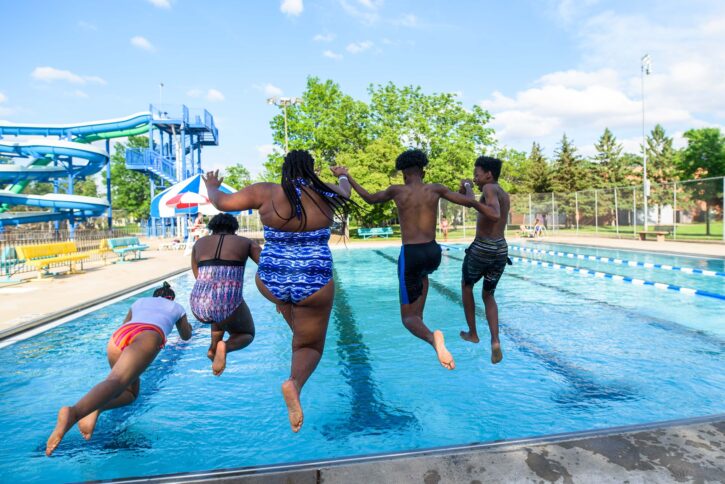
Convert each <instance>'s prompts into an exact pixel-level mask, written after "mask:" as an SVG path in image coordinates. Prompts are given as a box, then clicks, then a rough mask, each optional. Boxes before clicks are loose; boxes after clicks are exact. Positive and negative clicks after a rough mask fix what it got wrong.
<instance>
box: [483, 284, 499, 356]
mask: <svg viewBox="0 0 725 484" xmlns="http://www.w3.org/2000/svg"><path fill="white" fill-rule="evenodd" d="M483 304H484V306H485V307H486V320H487V321H488V329H489V330H490V331H491V363H493V364H494V365H495V364H496V363H499V362H500V361H501V360H502V359H503V353H502V352H501V342H500V341H499V339H498V304H496V299H495V298H494V296H493V290H491V291H487V290H485V289H484V291H483Z"/></svg>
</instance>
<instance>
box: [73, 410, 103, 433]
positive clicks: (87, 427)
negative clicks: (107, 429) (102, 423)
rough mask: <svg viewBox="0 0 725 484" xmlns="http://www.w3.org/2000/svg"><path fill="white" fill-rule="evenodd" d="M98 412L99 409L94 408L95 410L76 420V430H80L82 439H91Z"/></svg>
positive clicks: (99, 412)
mask: <svg viewBox="0 0 725 484" xmlns="http://www.w3.org/2000/svg"><path fill="white" fill-rule="evenodd" d="M100 414H101V411H100V410H96V411H95V412H91V413H89V414H88V415H86V416H85V417H83V418H82V419H80V420H79V421H78V430H80V431H81V435H83V438H84V439H86V440H91V437H92V436H93V431H94V430H95V429H96V422H97V421H98V416H99V415H100Z"/></svg>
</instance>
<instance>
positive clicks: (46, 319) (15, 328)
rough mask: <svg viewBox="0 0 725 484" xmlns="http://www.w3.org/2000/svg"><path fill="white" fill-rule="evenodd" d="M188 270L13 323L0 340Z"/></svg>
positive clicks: (2, 332) (174, 272) (178, 270)
mask: <svg viewBox="0 0 725 484" xmlns="http://www.w3.org/2000/svg"><path fill="white" fill-rule="evenodd" d="M189 270H191V269H189V268H188V267H184V268H182V269H176V270H174V271H171V272H168V273H166V274H164V275H163V276H159V277H154V278H151V279H148V280H146V281H144V282H141V283H138V284H134V285H133V286H129V287H126V288H123V289H120V290H118V291H114V292H112V293H110V294H106V295H104V296H101V297H98V298H96V299H91V300H89V301H86V302H83V303H81V304H76V305H75V306H71V307H69V308H65V309H63V310H62V311H58V312H55V313H50V314H46V315H44V316H41V317H40V318H36V319H33V320H30V321H25V322H22V323H19V324H17V325H15V326H13V327H11V328H8V329H4V330H0V342H2V341H5V340H7V339H9V338H12V337H14V336H18V335H20V334H22V333H26V332H28V331H31V330H33V329H36V328H39V327H41V326H43V325H45V324H48V323H52V322H53V321H56V320H58V319H61V318H65V317H68V316H72V315H73V314H75V313H79V312H81V311H84V310H86V309H89V308H92V307H94V306H98V305H99V304H103V303H104V302H106V301H110V300H111V299H116V298H119V297H122V296H124V295H125V294H128V293H131V292H134V291H137V290H139V289H142V288H144V287H146V286H149V285H152V284H156V283H157V282H160V281H163V280H164V279H168V278H171V277H174V276H178V275H179V274H182V273H184V272H187V271H189Z"/></svg>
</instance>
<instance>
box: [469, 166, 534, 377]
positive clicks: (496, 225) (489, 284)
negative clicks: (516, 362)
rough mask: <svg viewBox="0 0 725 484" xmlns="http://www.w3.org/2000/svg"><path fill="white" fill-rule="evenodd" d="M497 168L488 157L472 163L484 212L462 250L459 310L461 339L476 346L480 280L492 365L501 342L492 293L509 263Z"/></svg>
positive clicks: (505, 201)
mask: <svg viewBox="0 0 725 484" xmlns="http://www.w3.org/2000/svg"><path fill="white" fill-rule="evenodd" d="M501 165H502V162H501V160H499V159H497V158H491V157H488V156H481V157H479V158H478V159H477V160H476V164H475V166H474V169H473V182H474V183H475V184H476V185H477V186H478V189H479V190H481V192H482V195H481V201H482V202H484V203H485V207H486V210H485V211H483V212H481V213H480V214H479V215H478V219H477V221H476V238H475V239H474V241H473V242H472V243H471V245H470V246H469V247H468V249H466V256H465V257H464V259H463V267H462V271H463V280H462V282H461V292H462V296H463V310H464V312H465V314H466V322H467V323H468V331H461V338H463V339H464V340H466V341H470V342H471V343H478V341H479V339H478V333H477V331H476V301H475V299H474V297H473V286H474V285H475V284H476V283H477V282H478V281H480V280H481V278H483V292H482V297H483V304H484V306H485V308H486V320H488V327H489V330H490V331H491V363H493V364H496V363H499V362H500V361H501V360H502V359H503V352H502V351H501V342H500V341H499V338H498V305H497V304H496V299H495V298H494V296H493V293H494V292H495V290H496V285H497V284H498V281H499V279H500V278H501V275H502V274H503V271H504V269H505V268H506V264H507V263H509V264H510V263H511V261H510V260H509V258H508V245H507V244H506V239H505V238H504V230H505V229H506V221H507V220H508V214H509V207H510V206H511V203H510V200H509V195H508V193H506V191H504V189H503V188H501V186H500V185H499V184H498V177H499V175H500V174H501ZM537 222H538V219H537Z"/></svg>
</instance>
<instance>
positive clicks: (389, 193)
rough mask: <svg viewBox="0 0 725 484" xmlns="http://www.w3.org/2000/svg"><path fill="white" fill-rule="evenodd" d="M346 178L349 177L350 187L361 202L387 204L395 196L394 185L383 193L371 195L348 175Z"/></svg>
mask: <svg viewBox="0 0 725 484" xmlns="http://www.w3.org/2000/svg"><path fill="white" fill-rule="evenodd" d="M346 176H347V177H349V182H350V185H352V187H353V188H354V189H355V191H356V192H357V194H358V195H360V197H361V198H362V199H363V200H365V201H366V202H367V203H370V204H376V203H385V202H389V201H390V200H392V199H393V198H394V197H395V194H396V192H397V188H396V187H395V185H393V186H389V187H388V188H386V189H385V190H383V191H380V192H377V193H372V194H371V193H370V192H368V191H367V190H365V188H363V186H362V185H360V184H359V183H358V182H356V181H355V179H354V178H352V177H351V176H350V175H346Z"/></svg>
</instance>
